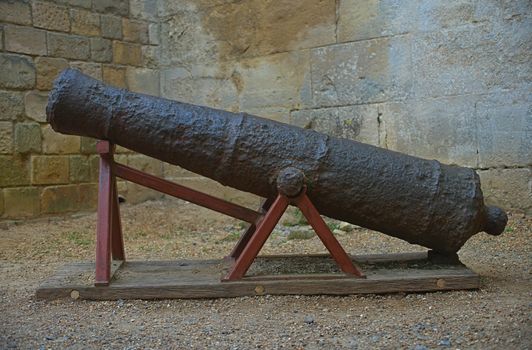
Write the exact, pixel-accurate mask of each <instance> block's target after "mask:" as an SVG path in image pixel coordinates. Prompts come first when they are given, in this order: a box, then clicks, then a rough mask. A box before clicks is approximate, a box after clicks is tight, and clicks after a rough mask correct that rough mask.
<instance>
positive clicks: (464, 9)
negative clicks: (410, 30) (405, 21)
mask: <svg viewBox="0 0 532 350" xmlns="http://www.w3.org/2000/svg"><path fill="white" fill-rule="evenodd" d="M512 2H514V3H519V2H520V1H498V0H494V1H491V0H488V1H476V0H454V1H434V0H431V1H426V0H425V1H421V2H420V3H419V6H418V15H417V17H418V28H417V29H418V30H419V31H425V32H429V31H430V32H432V31H441V30H445V29H449V28H455V27H458V26H474V25H476V24H478V23H483V22H487V21H492V20H496V19H497V17H501V16H504V15H503V13H504V12H505V9H507V8H508V7H512V6H511V5H510V4H511V3H512ZM508 5H510V6H508ZM523 14H524V13H523Z"/></svg>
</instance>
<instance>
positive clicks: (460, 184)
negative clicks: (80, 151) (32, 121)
mask: <svg viewBox="0 0 532 350" xmlns="http://www.w3.org/2000/svg"><path fill="white" fill-rule="evenodd" d="M46 114H47V120H48V121H49V123H50V124H51V126H52V128H53V129H54V130H56V131H58V132H61V133H64V134H73V135H81V136H88V137H93V138H97V139H104V140H109V141H111V142H113V143H115V144H118V145H121V146H124V147H126V148H129V149H131V150H134V151H137V152H139V153H143V154H146V155H148V156H151V157H154V158H158V159H160V160H163V161H165V162H168V163H171V164H175V165H179V166H181V167H183V168H185V169H188V170H190V171H192V172H195V173H198V174H201V175H203V176H206V177H209V178H211V179H214V180H216V181H218V182H220V183H221V184H223V185H226V186H230V187H233V188H236V189H239V190H242V191H246V192H251V193H254V194H256V195H259V196H262V197H267V198H271V197H273V196H275V195H276V194H277V184H276V179H277V176H278V175H279V173H280V172H281V171H282V170H283V169H286V168H288V167H293V168H297V169H299V170H300V171H301V172H302V173H303V174H304V176H305V181H306V184H307V187H308V189H307V193H308V195H309V197H310V198H311V200H312V201H313V203H314V204H315V206H316V208H317V209H318V210H319V211H320V212H321V213H322V214H324V215H326V216H329V217H331V218H335V219H339V220H342V221H347V222H350V223H353V224H356V225H359V226H362V227H366V228H369V229H373V230H376V231H380V232H383V233H385V234H388V235H390V236H394V237H397V238H400V239H403V240H406V241H408V242H410V243H415V244H419V245H422V246H425V247H428V248H431V249H433V250H435V251H437V252H440V253H444V254H452V253H455V252H456V251H458V250H459V249H460V248H461V247H462V246H463V244H464V243H465V242H466V241H467V239H469V238H470V237H471V236H472V235H474V234H475V233H477V232H480V231H485V232H487V233H489V234H492V235H498V234H500V233H501V232H502V231H503V230H504V227H505V225H506V222H507V217H506V214H505V213H504V211H502V210H501V209H499V208H497V207H490V206H485V205H484V201H483V196H482V191H481V189H480V181H479V177H478V175H477V174H476V173H475V171H474V170H472V169H469V168H463V167H458V166H452V165H445V164H441V163H439V162H438V161H436V160H427V159H421V158H417V157H413V156H409V155H405V154H401V153H398V152H393V151H390V150H386V149H382V148H379V147H375V146H371V145H367V144H363V143H360V142H356V141H352V140H347V139H341V138H336V137H332V136H328V135H326V134H323V133H319V132H316V131H313V130H308V129H302V128H299V127H296V126H293V125H288V124H284V123H280V122H276V121H272V120H268V119H264V118H260V117H255V116H251V115H249V114H246V113H231V112H227V111H222V110H217V109H213V108H208V107H203V106H196V105H192V104H187V103H182V102H177V101H171V100H167V99H163V98H157V97H153V96H148V95H143V94H137V93H132V92H129V91H127V90H124V89H118V88H114V87H111V86H107V85H105V84H104V83H102V82H100V81H98V80H95V79H92V78H90V77H88V76H86V75H84V74H82V73H80V72H79V71H76V70H72V69H67V70H65V71H64V72H62V73H61V75H60V76H59V77H58V78H57V80H56V81H55V83H54V87H53V90H52V91H51V93H50V96H49V100H48V105H47V108H46Z"/></svg>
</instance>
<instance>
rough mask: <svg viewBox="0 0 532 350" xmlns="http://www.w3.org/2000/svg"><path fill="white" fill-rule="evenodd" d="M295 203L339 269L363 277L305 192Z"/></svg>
mask: <svg viewBox="0 0 532 350" xmlns="http://www.w3.org/2000/svg"><path fill="white" fill-rule="evenodd" d="M295 203H296V204H297V206H298V208H299V209H300V210H301V212H302V213H303V215H304V216H305V218H307V221H308V223H309V224H310V225H311V226H312V228H313V229H314V231H316V234H317V235H318V237H319V238H320V240H321V241H322V243H323V245H324V246H325V248H327V250H328V251H329V252H330V253H331V256H332V257H333V258H334V260H335V261H336V263H337V264H338V266H339V267H340V269H342V271H343V272H345V273H347V274H351V275H355V276H358V277H364V274H363V273H362V272H361V271H360V270H359V269H358V268H357V267H356V266H355V265H354V264H353V261H352V260H351V258H350V257H349V255H347V253H346V252H345V250H344V248H342V246H341V245H340V243H339V242H338V240H337V239H336V237H334V235H333V234H332V232H331V230H330V229H329V227H327V224H325V221H323V219H322V217H321V215H320V213H319V212H318V210H317V209H316V207H314V205H313V204H312V202H311V201H310V199H309V198H308V196H307V195H306V193H305V192H303V193H302V194H301V195H300V196H299V197H297V199H296V200H295Z"/></svg>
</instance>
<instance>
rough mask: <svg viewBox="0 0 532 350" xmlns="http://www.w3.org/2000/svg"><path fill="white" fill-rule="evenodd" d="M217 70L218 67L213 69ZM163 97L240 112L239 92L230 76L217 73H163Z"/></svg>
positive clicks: (168, 71)
mask: <svg viewBox="0 0 532 350" xmlns="http://www.w3.org/2000/svg"><path fill="white" fill-rule="evenodd" d="M212 68H214V70H216V67H214V66H213V67H212ZM161 94H162V96H163V97H166V98H169V99H173V100H179V101H183V102H188V103H194V104H199V105H204V106H210V107H213V108H221V109H225V110H230V111H237V110H238V90H237V88H236V86H235V84H234V83H233V82H232V80H231V78H230V77H229V76H224V75H221V74H219V73H218V72H216V71H213V72H210V71H205V72H201V69H200V70H199V71H196V72H192V73H189V71H187V70H185V69H181V68H171V69H164V70H162V71H161Z"/></svg>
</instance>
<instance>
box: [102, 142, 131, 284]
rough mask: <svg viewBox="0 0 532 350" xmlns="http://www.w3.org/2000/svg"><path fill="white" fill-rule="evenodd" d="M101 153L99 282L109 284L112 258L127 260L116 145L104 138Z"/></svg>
mask: <svg viewBox="0 0 532 350" xmlns="http://www.w3.org/2000/svg"><path fill="white" fill-rule="evenodd" d="M96 150H97V152H98V153H99V154H100V181H99V189H98V223H97V228H96V282H95V285H97V286H107V285H109V282H110V279H111V259H114V260H121V261H125V259H126V255H125V253H124V241H123V238H122V227H121V223H120V209H119V207H118V193H117V189H116V177H115V175H114V173H113V166H114V164H115V163H114V159H113V152H114V146H113V145H111V144H110V143H109V142H106V141H101V142H99V143H98V144H97V145H96Z"/></svg>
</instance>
